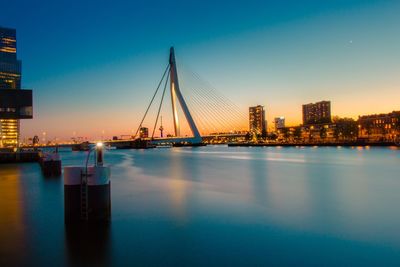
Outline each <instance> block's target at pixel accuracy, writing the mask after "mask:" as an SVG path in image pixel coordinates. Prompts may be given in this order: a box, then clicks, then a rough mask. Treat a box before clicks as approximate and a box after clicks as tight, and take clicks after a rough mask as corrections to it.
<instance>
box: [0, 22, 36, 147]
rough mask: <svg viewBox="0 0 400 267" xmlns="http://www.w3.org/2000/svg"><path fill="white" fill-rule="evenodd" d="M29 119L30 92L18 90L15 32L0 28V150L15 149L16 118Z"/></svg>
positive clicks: (17, 127)
mask: <svg viewBox="0 0 400 267" xmlns="http://www.w3.org/2000/svg"><path fill="white" fill-rule="evenodd" d="M27 118H32V91H31V90H21V61H20V60H18V59H17V40H16V31H15V30H14V29H8V28H3V27H0V147H7V148H15V147H17V146H18V140H19V132H20V123H19V119H27Z"/></svg>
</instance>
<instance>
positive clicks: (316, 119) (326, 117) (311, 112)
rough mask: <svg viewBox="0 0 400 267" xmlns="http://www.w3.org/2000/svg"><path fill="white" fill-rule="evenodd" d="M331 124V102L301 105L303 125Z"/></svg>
mask: <svg viewBox="0 0 400 267" xmlns="http://www.w3.org/2000/svg"><path fill="white" fill-rule="evenodd" d="M330 122H331V102H330V101H320V102H316V103H310V104H306V105H303V125H309V124H320V123H330Z"/></svg>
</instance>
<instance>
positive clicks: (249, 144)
mask: <svg viewBox="0 0 400 267" xmlns="http://www.w3.org/2000/svg"><path fill="white" fill-rule="evenodd" d="M228 146H230V147H235V146H243V147H253V146H271V147H277V146H280V147H292V146H303V147H314V146H321V147H322V146H327V147H335V146H336V147H337V146H343V147H354V146H363V147H366V146H376V147H391V146H397V147H398V144H396V143H395V142H359V141H355V142H330V143H322V142H318V143H317V142H316V143H299V142H293V143H252V142H247V143H229V144H228Z"/></svg>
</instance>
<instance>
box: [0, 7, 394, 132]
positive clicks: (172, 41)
mask: <svg viewBox="0 0 400 267" xmlns="http://www.w3.org/2000/svg"><path fill="white" fill-rule="evenodd" d="M0 1H1V5H0V6H1V11H0V14H1V16H0V25H2V26H6V27H13V28H16V29H17V37H18V57H19V58H20V59H21V60H22V62H23V87H25V88H33V89H34V98H35V99H34V101H35V107H34V112H35V118H34V119H33V120H30V121H24V122H23V124H22V129H23V135H26V136H31V135H33V134H35V133H36V134H39V133H41V132H43V131H46V132H47V133H48V136H50V138H54V137H59V138H67V137H69V136H71V135H72V132H75V133H76V134H77V135H81V136H88V137H92V138H97V137H99V135H100V133H101V135H106V136H112V135H119V134H129V133H131V132H132V130H133V129H135V127H137V125H138V123H139V121H140V117H141V116H142V113H143V111H144V109H145V108H146V103H147V102H148V100H149V98H150V97H151V94H152V91H153V90H154V89H155V86H156V84H157V82H158V79H159V78H160V75H161V73H162V71H163V69H164V67H165V65H166V63H167V58H168V50H169V47H170V46H171V45H174V46H175V48H176V53H177V58H178V67H179V63H180V62H183V63H184V65H187V66H189V67H190V69H193V70H195V71H196V72H197V73H198V74H199V75H200V76H201V77H202V78H204V79H205V80H207V81H208V82H210V83H211V84H212V85H213V86H214V87H215V88H217V89H218V90H219V91H220V92H221V93H222V94H224V95H225V96H227V97H228V98H230V99H231V100H232V101H234V102H235V103H236V104H237V105H238V106H239V107H241V108H242V109H243V112H244V113H245V112H246V111H247V107H248V106H250V105H256V104H262V105H265V106H266V109H267V117H268V120H269V121H271V120H272V118H273V117H275V116H285V117H286V118H287V120H288V122H289V123H293V124H295V123H299V122H300V120H301V104H303V103H309V102H313V101H318V100H323V99H325V100H332V102H333V103H332V111H333V113H334V114H335V115H339V116H351V117H356V116H357V115H358V114H364V113H376V112H389V111H392V110H395V109H399V108H400V106H399V101H398V99H399V97H400V93H399V91H400V90H399V85H400V79H399V78H398V76H400V75H398V73H399V70H400V63H399V62H400V61H399V60H400V52H399V51H398V47H400V28H399V27H398V25H400V16H398V14H399V12H400V2H398V1H365V0H364V1H352V0H347V1H344V0H343V1H235V2H233V1H85V2H84V3H82V2H83V1H82V2H81V1H46V0H45V1H38V2H36V1H18V0H15V1H7V2H5V1H4V2H3V0H0ZM396 99H397V100H396ZM165 116H166V117H168V115H167V114H165ZM166 123H167V127H168V122H166ZM103 132H105V134H103Z"/></svg>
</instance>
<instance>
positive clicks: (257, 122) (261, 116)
mask: <svg viewBox="0 0 400 267" xmlns="http://www.w3.org/2000/svg"><path fill="white" fill-rule="evenodd" d="M266 130H267V123H266V121H265V110H264V106H261V105H258V106H255V107H250V108H249V131H250V132H251V133H253V134H262V133H263V132H266Z"/></svg>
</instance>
